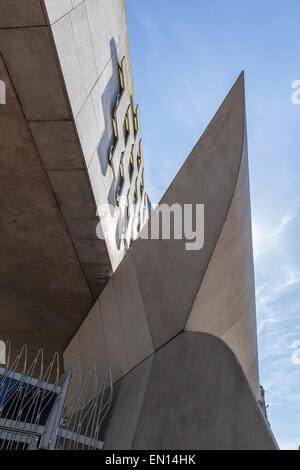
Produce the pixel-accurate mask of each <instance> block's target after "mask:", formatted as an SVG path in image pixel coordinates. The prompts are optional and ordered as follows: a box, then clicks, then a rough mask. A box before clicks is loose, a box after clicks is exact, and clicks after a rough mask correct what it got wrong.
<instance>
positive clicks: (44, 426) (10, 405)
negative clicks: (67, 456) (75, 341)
mask: <svg viewBox="0 0 300 470" xmlns="http://www.w3.org/2000/svg"><path fill="white" fill-rule="evenodd" d="M5 357H7V360H6V365H5V367H4V366H3V367H0V450H14V449H17V450H34V449H48V450H72V449H74V450H79V449H90V450H96V449H102V448H103V442H102V441H101V440H100V437H99V436H100V431H101V425H102V423H103V420H104V418H105V417H106V415H107V413H108V410H109V407H110V404H111V401H112V390H113V388H112V378H111V373H110V369H108V370H107V371H106V374H105V375H104V377H103V378H102V380H101V381H100V383H99V381H98V377H97V373H96V367H95V364H94V363H93V364H92V365H91V367H90V369H89V372H88V374H87V377H86V378H85V380H82V378H81V372H80V364H79V360H77V361H76V363H75V364H73V365H72V366H71V367H70V368H69V369H68V370H67V371H66V372H65V374H64V375H63V376H62V377H60V373H59V355H58V353H55V354H54V356H53V359H52V361H51V362H50V363H49V364H48V365H45V364H44V354H43V349H42V348H41V349H40V350H39V351H38V353H37V355H36V357H35V358H34V359H33V360H32V361H31V363H28V348H27V346H26V345H24V346H23V347H22V349H21V351H20V352H19V354H18V355H17V356H16V358H15V359H14V360H13V361H12V360H11V343H10V342H7V343H6V345H5ZM50 380H51V381H50Z"/></svg>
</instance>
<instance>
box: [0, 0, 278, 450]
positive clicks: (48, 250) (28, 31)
mask: <svg viewBox="0 0 300 470" xmlns="http://www.w3.org/2000/svg"><path fill="white" fill-rule="evenodd" d="M0 48H1V56H0V79H1V80H2V81H3V82H5V84H6V90H7V97H6V98H7V99H6V104H5V105H3V106H0V129H1V140H0V148H1V155H2V169H1V181H2V182H3V186H2V188H3V189H2V191H1V192H2V197H1V226H2V237H1V241H0V250H1V251H0V252H1V255H2V260H3V262H2V263H1V267H0V276H1V279H2V286H1V310H0V328H1V339H3V340H4V341H6V340H8V339H10V340H12V342H13V344H14V345H16V346H17V347H19V346H21V345H22V344H23V343H27V345H28V355H29V357H30V354H32V357H35V356H34V355H35V353H36V350H37V349H38V347H40V346H42V347H43V348H44V351H45V357H46V358H49V359H50V358H51V357H52V355H53V354H54V353H55V352H56V351H57V352H59V353H60V355H61V358H62V360H63V367H64V369H65V371H69V370H71V368H72V364H74V362H76V361H79V363H80V368H81V374H82V376H83V377H84V376H88V374H89V370H90V364H91V363H92V362H93V361H94V364H95V365H94V368H95V374H96V376H97V377H100V378H101V377H103V376H105V374H107V370H109V371H110V374H111V387H110V390H111V389H112V387H113V398H112V406H111V409H110V411H109V413H108V414H107V416H106V419H105V422H104V423H103V427H102V428H101V436H100V437H101V442H104V444H103V445H104V448H106V449H141V448H144V449H145V448H149V449H197V448H199V449H275V448H277V444H276V441H275V440H274V437H273V435H272V433H271V431H270V427H269V424H268V422H267V420H266V417H265V415H264V413H263V411H262V409H261V407H260V405H259V403H258V402H259V400H260V398H261V397H260V388H259V386H260V383H259V371H258V353H257V332H256V312H255V291H254V272H253V253H252V234H251V209H250V195H249V176H248V153H247V130H246V116H245V92H244V75H243V73H242V74H241V75H240V77H239V78H238V79H237V81H236V83H235V84H234V86H233V88H232V89H231V91H230V92H229V94H228V95H227V97H226V98H225V100H224V102H223V103H222V104H221V106H220V108H219V110H218V111H217V113H216V114H215V116H214V118H213V119H212V121H211V123H210V124H209V126H208V127H207V129H206V130H205V132H204V133H203V135H202V136H201V137H200V139H199V141H198V142H197V144H196V145H195V147H194V149H193V150H192V152H191V154H190V155H189V156H188V158H187V159H186V161H185V163H184V165H183V166H182V168H181V169H180V171H179V172H178V174H177V175H176V177H175V179H174V180H173V182H172V183H171V185H170V187H169V189H168V190H167V192H166V193H165V195H164V196H163V198H162V200H161V202H160V204H159V205H158V207H157V208H156V209H155V211H154V213H153V214H152V215H151V217H149V209H148V198H147V193H146V182H145V171H144V161H143V150H142V141H141V124H140V118H139V111H138V107H137V106H136V105H135V101H134V92H133V81H132V71H131V60H130V53H129V45H128V32H127V23H126V11H125V3H124V1H123V0H83V1H77V0H59V1H57V0H41V1H40V0H28V2H27V4H26V8H25V7H24V2H22V1H20V0H12V1H10V2H5V3H1V4H0ZM176 204H177V205H179V206H180V207H182V208H185V207H186V206H189V207H190V208H191V209H192V210H193V208H196V206H197V205H198V204H201V205H204V228H203V230H204V232H203V233H204V243H203V246H201V249H200V248H199V249H197V250H187V249H186V240H185V239H184V238H178V237H173V238H172V237H169V238H168V239H166V238H164V237H154V238H151V236H150V235H149V234H150V233H151V227H152V224H153V223H154V222H153V221H154V220H155V218H156V215H157V213H158V212H159V211H160V207H161V206H162V205H166V206H168V207H173V206H174V205H176ZM95 396H97V394H96V395H95ZM0 424H1V422H0ZM99 432H100V431H99ZM61 433H63V431H61Z"/></svg>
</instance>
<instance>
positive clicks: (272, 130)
mask: <svg viewBox="0 0 300 470" xmlns="http://www.w3.org/2000/svg"><path fill="white" fill-rule="evenodd" d="M126 4H127V18H128V27H129V39H130V47H131V57H132V63H133V77H134V85H135V96H136V101H137V103H139V105H140V112H141V121H142V132H143V145H144V156H145V165H146V177H147V187H148V193H149V196H150V198H151V200H152V202H153V203H157V202H159V200H160V199H161V196H162V195H163V193H164V192H165V190H166V189H167V187H168V186H169V184H170V182H171V181H172V179H173V178H174V176H175V174H176V173H177V171H178V169H179V168H180V167H181V165H182V164H183V162H184V160H185V159H186V157H187V156H188V154H189V152H190V151H191V149H192V148H193V146H194V145H195V143H196V141H197V140H198V139H199V137H200V136H201V134H202V132H203V130H204V129H205V128H206V126H207V124H208V123H209V121H210V119H211V118H212V116H213V115H214V113H215V112H216V110H217V108H218V107H219V105H220V104H221V102H222V100H223V99H224V97H225V95H226V94H227V93H228V91H229V89H230V88H231V86H232V85H233V83H234V81H235V80H236V78H237V77H238V75H239V73H240V72H241V71H242V70H245V80H246V101H247V126H248V148H249V165H250V185H251V202H252V219H253V239H254V259H255V281H256V297H257V318H258V342H259V355H260V380H261V383H262V384H263V385H264V387H265V389H266V402H267V404H268V405H269V408H268V417H269V420H270V422H271V426H272V430H273V432H274V434H275V436H276V438H277V440H278V443H279V445H280V447H281V448H282V449H296V448H297V447H298V445H300V364H293V363H292V360H291V356H292V353H293V351H294V350H293V349H292V344H293V342H294V341H296V340H300V322H299V313H300V289H299V287H300V262H299V253H300V241H299V232H300V191H299V189H300V159H299V157H300V149H299V131H300V105H295V104H293V103H292V100H291V95H292V92H293V90H292V88H291V84H292V82H293V81H294V80H300V67H299V51H300V34H299V18H300V2H299V0H286V1H285V2H283V1H281V0H280V1H279V0H263V1H261V0H260V1H258V0H226V1H224V0H151V1H149V0H127V1H126Z"/></svg>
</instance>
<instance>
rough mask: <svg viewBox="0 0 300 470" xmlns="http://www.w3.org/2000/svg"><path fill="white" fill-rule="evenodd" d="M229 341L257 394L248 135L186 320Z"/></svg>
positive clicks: (194, 328) (195, 328)
mask: <svg viewBox="0 0 300 470" xmlns="http://www.w3.org/2000/svg"><path fill="white" fill-rule="evenodd" d="M185 329H186V330H189V331H204V332H207V333H211V334H214V335H216V336H219V337H220V338H222V339H223V340H224V341H225V342H226V343H227V344H230V346H231V347H232V349H233V350H234V351H235V353H236V355H237V356H238V358H239V360H240V361H241V364H242V366H243V367H244V370H245V371H246V373H247V375H248V377H249V380H250V382H251V384H252V386H253V388H254V390H255V393H256V394H258V392H259V374H258V358H257V333H256V310H255V288H254V268H253V252H252V233H251V210H250V195H249V176H248V155H247V136H246V135H245V140H244V150H243V155H242V161H241V166H240V170H239V175H238V179H237V182H236V186H235V191H234V195H233V198H232V201H231V204H230V208H229V211H228V214H227V216H226V219H225V222H224V225H223V227H222V230H221V233H220V235H219V238H218V241H217V243H216V246H215V249H214V251H213V254H212V257H211V259H210V262H209V265H208V267H207V269H206V272H205V275H204V278H203V280H202V283H201V286H200V288H199V291H198V293H197V296H196V298H195V301H194V304H193V306H192V309H191V313H190V315H189V318H188V320H187V323H186V326H185Z"/></svg>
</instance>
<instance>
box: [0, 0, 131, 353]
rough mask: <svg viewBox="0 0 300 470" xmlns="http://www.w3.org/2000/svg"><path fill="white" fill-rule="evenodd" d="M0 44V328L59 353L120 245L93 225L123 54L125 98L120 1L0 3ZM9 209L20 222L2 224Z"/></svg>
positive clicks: (110, 184)
mask: <svg viewBox="0 0 300 470" xmlns="http://www.w3.org/2000/svg"><path fill="white" fill-rule="evenodd" d="M0 54H1V79H2V80H4V82H5V84H6V86H7V89H8V104H7V105H5V106H1V110H0V112H1V139H0V152H1V155H3V162H4V163H3V165H2V170H1V187H2V191H1V194H2V203H3V207H4V208H5V210H3V211H2V213H1V217H3V224H4V221H5V224H6V225H5V228H3V233H4V234H5V237H7V239H5V240H2V244H3V250H4V252H3V257H2V259H3V263H2V271H3V284H2V286H3V287H2V289H1V304H2V307H3V312H7V318H6V320H5V322H4V323H3V325H2V326H1V327H2V335H3V336H4V337H5V338H10V339H12V340H13V341H16V343H18V342H19V341H21V342H28V343H30V344H31V343H32V347H33V348H34V350H36V349H35V348H36V346H37V345H38V346H41V345H42V346H44V347H45V349H47V348H49V350H51V351H52V349H53V348H55V349H57V350H59V351H62V350H64V349H65V347H66V345H67V344H68V343H69V342H70V340H71V338H72V337H73V335H74V334H75V332H76V331H77V329H78V328H79V325H80V324H81V323H82V321H83V320H84V318H85V316H86V315H87V313H88V312H89V310H90V308H91V306H92V305H93V302H94V301H95V299H97V298H98V296H99V293H100V292H101V291H102V290H103V288H104V287H105V285H106V284H107V282H108V280H109V279H110V277H111V275H112V271H113V269H115V267H116V266H117V265H118V264H119V262H120V261H121V259H122V257H123V255H124V253H125V251H126V249H125V247H124V246H123V248H122V250H119V249H118V247H117V243H116V236H115V229H114V230H113V231H112V232H110V233H109V236H111V238H112V239H111V240H100V239H99V238H98V237H97V233H96V230H97V228H98V225H99V217H98V216H97V212H96V211H97V205H98V204H99V202H102V201H105V202H107V199H108V195H109V193H110V191H111V190H113V189H114V176H113V172H112V169H111V167H109V168H108V170H107V168H106V169H105V168H104V167H103V164H102V163H103V162H105V164H106V166H107V162H108V155H109V150H110V147H111V143H112V126H111V118H112V113H113V111H114V107H115V103H116V99H117V96H118V93H120V84H119V73H118V61H120V60H121V59H122V58H123V57H124V56H125V57H126V61H125V63H126V70H125V72H126V75H127V74H128V77H127V80H128V83H129V90H128V92H129V93H130V96H132V99H133V101H134V96H133V82H132V74H131V60H130V53H129V44H128V35H127V22H126V12H125V3H124V1H119V0H101V1H100V0H83V1H78V0H41V1H40V0H26V1H25V0H6V1H5V2H1V5H0ZM2 60H3V63H2ZM91 161H93V165H91V167H90V168H88V163H91ZM101 165H102V166H101ZM16 216H18V224H21V217H23V219H22V220H23V222H22V224H23V225H24V226H23V225H22V226H20V225H18V224H17V222H15V221H14V220H9V222H8V217H16ZM100 231H101V230H100ZM98 233H99V231H98ZM4 245H5V248H4ZM14 255H16V258H18V257H19V259H15V257H14ZM8 272H9V275H8ZM10 282H12V284H11V285H12V286H14V287H9V286H10V284H9V283H10ZM8 291H9V292H8ZM3 315H4V313H3ZM16 317H17V318H18V319H19V322H17V324H20V329H19V330H16V328H15V324H16V323H15V318H16ZM9 319H10V320H11V321H9ZM23 324H24V331H23ZM49 325H50V327H49ZM55 328H58V330H59V332H58V334H57V335H54V331H55Z"/></svg>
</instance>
